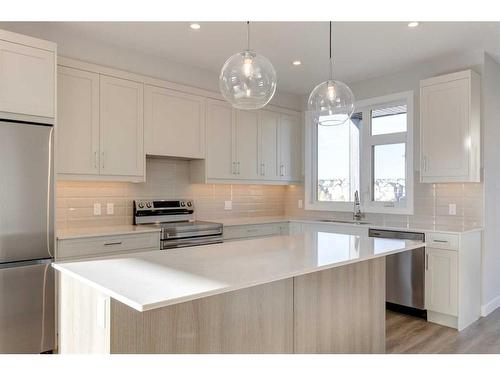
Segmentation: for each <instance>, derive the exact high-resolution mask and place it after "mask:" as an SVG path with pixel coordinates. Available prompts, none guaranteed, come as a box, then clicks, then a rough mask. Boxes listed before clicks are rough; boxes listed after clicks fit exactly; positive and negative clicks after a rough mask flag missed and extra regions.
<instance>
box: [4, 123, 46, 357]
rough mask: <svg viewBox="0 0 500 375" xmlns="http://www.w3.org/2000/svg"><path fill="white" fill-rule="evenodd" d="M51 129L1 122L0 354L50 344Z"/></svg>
mask: <svg viewBox="0 0 500 375" xmlns="http://www.w3.org/2000/svg"><path fill="white" fill-rule="evenodd" d="M52 139H53V126H52V125H48V124H37V123H30V122H19V121H11V120H1V119H0V353H42V352H47V351H51V350H53V349H54V346H55V345H54V344H55V303H54V301H55V288H54V271H53V268H52V267H51V262H52V258H53V249H54V186H53V142H52Z"/></svg>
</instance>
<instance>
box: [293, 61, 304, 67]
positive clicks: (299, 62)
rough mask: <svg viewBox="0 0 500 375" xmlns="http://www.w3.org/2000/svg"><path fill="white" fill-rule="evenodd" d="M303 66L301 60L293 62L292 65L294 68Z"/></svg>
mask: <svg viewBox="0 0 500 375" xmlns="http://www.w3.org/2000/svg"><path fill="white" fill-rule="evenodd" d="M301 64H302V61H300V60H294V61H292V65H294V66H299V65H301Z"/></svg>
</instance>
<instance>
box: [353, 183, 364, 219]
mask: <svg viewBox="0 0 500 375" xmlns="http://www.w3.org/2000/svg"><path fill="white" fill-rule="evenodd" d="M362 218H363V214H362V212H361V205H360V203H359V193H358V191H357V190H356V191H355V192H354V212H353V213H352V219H353V220H355V221H359V220H361V219H362Z"/></svg>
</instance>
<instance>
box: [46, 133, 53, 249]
mask: <svg viewBox="0 0 500 375" xmlns="http://www.w3.org/2000/svg"><path fill="white" fill-rule="evenodd" d="M53 132H54V128H53V127H52V128H51V129H50V132H49V158H48V161H49V162H48V171H47V176H48V178H47V253H48V254H49V256H50V257H51V258H54V254H52V251H51V250H50V242H51V241H50V236H51V235H52V233H51V232H52V231H51V228H50V226H51V208H52V207H51V205H52V196H53V188H54V186H53V183H52V135H53Z"/></svg>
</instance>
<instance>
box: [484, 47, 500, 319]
mask: <svg viewBox="0 0 500 375" xmlns="http://www.w3.org/2000/svg"><path fill="white" fill-rule="evenodd" d="M482 89H483V90H482V92H483V97H482V101H483V144H484V147H483V156H484V190H485V199H486V202H485V203H486V204H485V219H484V237H483V241H484V244H483V260H482V276H483V280H482V285H483V286H482V289H483V292H482V301H483V302H482V305H483V306H482V313H483V315H487V314H489V313H490V312H492V311H493V310H495V309H496V308H497V307H500V231H499V228H500V217H499V215H500V196H499V194H498V193H499V192H500V158H499V157H498V145H499V144H500V64H498V63H497V62H496V61H495V60H493V59H492V58H491V57H490V56H489V55H488V54H485V56H484V68H483V75H482Z"/></svg>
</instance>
